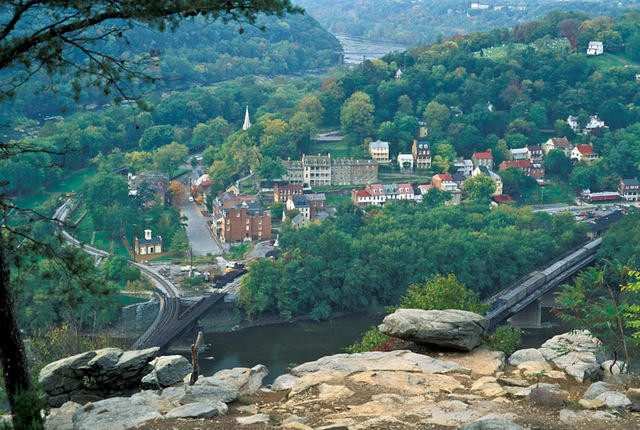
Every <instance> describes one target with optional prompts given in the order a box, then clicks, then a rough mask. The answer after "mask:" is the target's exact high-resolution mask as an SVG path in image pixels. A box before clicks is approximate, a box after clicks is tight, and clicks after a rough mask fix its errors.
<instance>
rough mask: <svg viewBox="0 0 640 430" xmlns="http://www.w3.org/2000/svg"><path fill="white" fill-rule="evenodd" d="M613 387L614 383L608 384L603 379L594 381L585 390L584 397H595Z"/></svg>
mask: <svg viewBox="0 0 640 430" xmlns="http://www.w3.org/2000/svg"><path fill="white" fill-rule="evenodd" d="M613 387H614V386H613V385H611V384H608V383H606V382H602V381H598V382H594V383H593V384H591V385H590V386H589V388H587V391H585V393H584V395H583V396H582V398H583V399H589V400H591V399H595V398H596V397H598V396H599V395H600V394H602V393H604V392H605V391H611V389H612V388H613Z"/></svg>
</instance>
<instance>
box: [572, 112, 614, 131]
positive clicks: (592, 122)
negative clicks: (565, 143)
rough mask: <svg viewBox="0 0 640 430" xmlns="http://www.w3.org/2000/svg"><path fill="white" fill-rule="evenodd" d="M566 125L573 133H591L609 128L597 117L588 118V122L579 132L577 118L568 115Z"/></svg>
mask: <svg viewBox="0 0 640 430" xmlns="http://www.w3.org/2000/svg"><path fill="white" fill-rule="evenodd" d="M567 124H568V125H569V127H571V129H572V130H573V131H574V132H575V133H591V132H593V131H594V130H597V129H599V128H609V126H608V125H606V124H605V123H604V121H603V120H601V119H600V118H598V115H591V116H590V117H589V122H588V123H587V125H585V126H584V129H582V130H580V125H579V124H578V117H577V116H573V115H569V116H568V117H567Z"/></svg>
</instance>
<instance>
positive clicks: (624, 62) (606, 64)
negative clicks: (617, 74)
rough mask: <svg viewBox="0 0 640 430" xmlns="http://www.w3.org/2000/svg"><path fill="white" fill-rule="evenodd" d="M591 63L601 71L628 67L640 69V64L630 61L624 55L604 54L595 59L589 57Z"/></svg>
mask: <svg viewBox="0 0 640 430" xmlns="http://www.w3.org/2000/svg"><path fill="white" fill-rule="evenodd" d="M589 61H590V62H592V63H593V64H595V65H596V67H598V68H599V69H603V70H604V69H610V68H612V67H628V66H634V67H637V68H639V69H640V63H637V62H635V61H632V60H630V59H629V58H627V57H625V56H623V55H614V54H603V55H598V56H595V57H589Z"/></svg>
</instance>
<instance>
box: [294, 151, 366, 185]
mask: <svg viewBox="0 0 640 430" xmlns="http://www.w3.org/2000/svg"><path fill="white" fill-rule="evenodd" d="M282 164H283V166H284V167H285V169H286V170H287V173H286V175H285V176H284V177H283V178H282V179H284V180H286V181H288V182H289V183H291V184H301V185H304V184H306V185H308V186H310V187H326V186H330V185H358V184H368V183H372V182H376V181H377V180H378V163H377V162H375V161H374V160H360V159H353V158H331V154H329V155H305V154H302V159H301V160H291V159H288V160H283V161H282Z"/></svg>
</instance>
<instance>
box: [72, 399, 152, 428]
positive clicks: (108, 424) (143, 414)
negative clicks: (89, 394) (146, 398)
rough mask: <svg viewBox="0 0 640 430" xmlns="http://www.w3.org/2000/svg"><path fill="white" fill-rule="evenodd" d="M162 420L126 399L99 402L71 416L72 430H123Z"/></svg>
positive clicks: (142, 406) (146, 407)
mask: <svg viewBox="0 0 640 430" xmlns="http://www.w3.org/2000/svg"><path fill="white" fill-rule="evenodd" d="M156 418H162V415H161V414H160V413H159V412H158V411H156V410H155V409H153V408H150V407H149V406H146V405H144V404H140V402H135V401H132V400H131V399H129V398H127V397H113V398H111V399H106V400H100V401H99V402H96V403H94V404H93V408H91V409H89V410H84V409H80V410H78V411H76V413H75V414H74V415H73V425H74V429H100V430H124V429H126V428H130V427H134V426H137V425H139V424H142V423H144V422H146V421H149V420H152V419H156Z"/></svg>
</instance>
